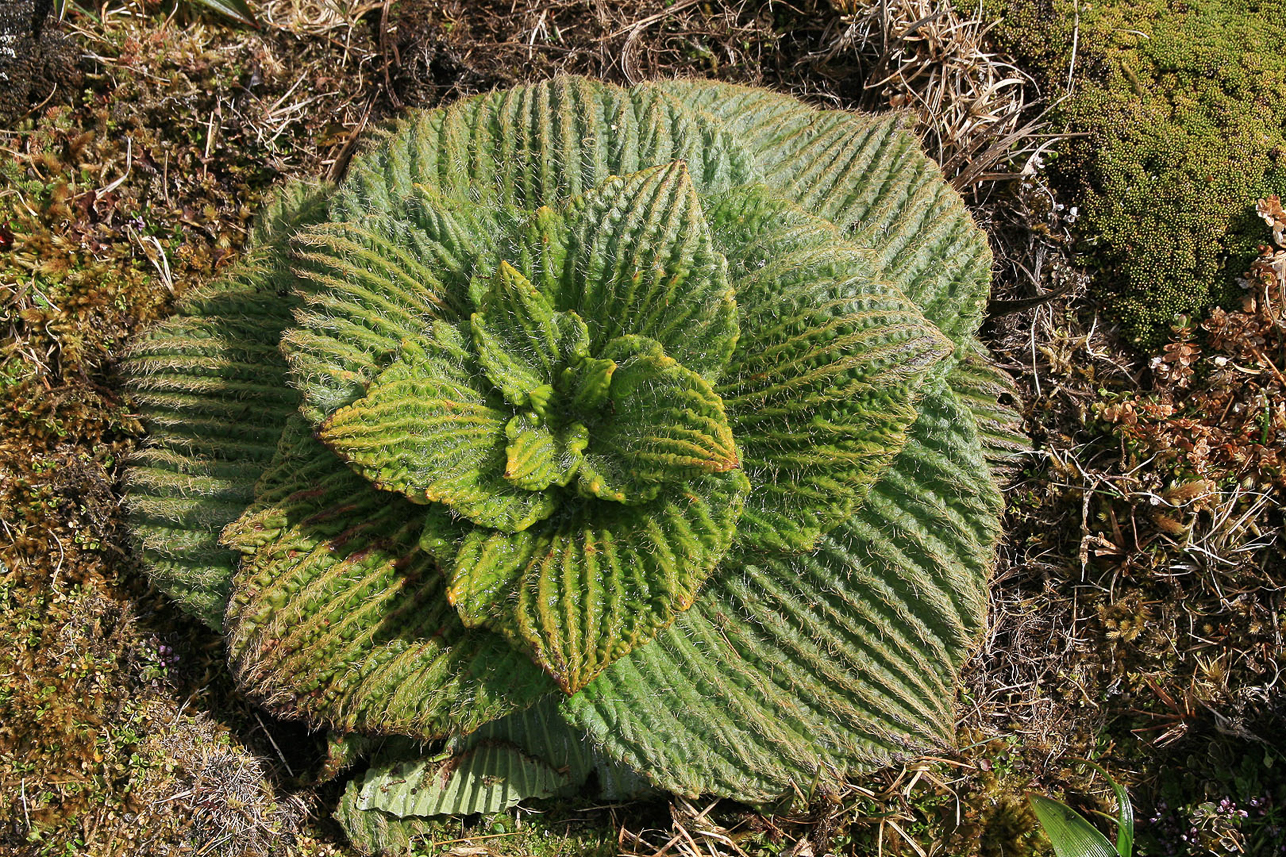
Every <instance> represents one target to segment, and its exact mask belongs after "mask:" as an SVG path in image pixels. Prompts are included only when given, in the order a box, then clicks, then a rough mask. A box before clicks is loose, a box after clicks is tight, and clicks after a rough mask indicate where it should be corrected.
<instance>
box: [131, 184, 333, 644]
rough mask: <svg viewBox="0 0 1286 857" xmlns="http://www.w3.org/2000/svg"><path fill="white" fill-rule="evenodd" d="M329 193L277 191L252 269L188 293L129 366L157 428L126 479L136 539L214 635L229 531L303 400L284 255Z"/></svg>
mask: <svg viewBox="0 0 1286 857" xmlns="http://www.w3.org/2000/svg"><path fill="white" fill-rule="evenodd" d="M329 192H330V189H329V188H328V187H325V186H314V185H309V184H306V183H303V182H299V183H296V184H292V185H289V186H287V187H286V188H285V189H284V190H283V191H281V192H280V193H279V194H277V196H276V197H275V198H274V199H273V200H272V201H271V202H270V203H269V204H268V205H267V206H266V207H265V209H264V211H263V212H262V213H261V214H260V215H259V218H258V220H257V221H256V223H255V226H254V227H253V234H252V241H253V243H254V245H255V247H256V249H255V250H254V251H253V252H252V253H251V255H250V256H249V257H247V259H246V260H244V261H243V262H242V264H241V266H240V267H239V268H238V269H237V270H236V271H235V272H234V273H233V274H231V275H229V276H227V277H224V278H221V279H219V280H217V281H215V282H213V283H211V284H210V285H208V286H205V287H202V288H200V289H197V290H195V291H194V292H193V293H191V294H189V295H187V296H185V297H184V299H183V300H182V301H181V302H180V304H179V306H178V309H177V311H176V315H175V317H174V318H172V319H170V320H169V321H166V322H164V323H162V324H160V325H157V326H156V327H154V328H152V329H151V330H149V331H148V332H147V333H146V334H144V335H143V336H142V337H141V338H140V339H138V340H137V341H136V342H135V343H133V345H132V346H131V349H130V352H129V355H128V356H127V358H126V359H125V360H124V361H122V363H121V371H122V373H123V374H124V375H125V376H126V378H127V379H128V380H127V381H126V390H127V392H128V393H129V395H130V397H131V398H132V399H133V401H134V403H135V405H136V406H137V407H138V408H139V413H140V415H141V417H142V420H143V423H144V425H145V426H146V427H147V429H148V440H147V442H146V444H145V445H144V446H143V447H142V448H141V449H140V450H139V451H138V452H137V453H136V454H135V456H134V459H133V462H132V466H131V468H130V470H129V472H128V474H127V476H126V489H125V490H126V497H127V502H128V506H129V510H130V524H131V527H132V528H133V531H134V537H135V539H136V543H137V544H138V546H139V548H140V552H141V554H142V559H143V562H144V564H145V566H146V567H147V569H148V573H149V574H151V576H152V578H153V579H154V580H155V581H156V583H157V585H158V586H159V587H160V588H161V589H162V590H163V591H165V592H166V593H168V594H169V595H170V596H171V597H173V598H175V599H176V600H177V601H178V602H179V603H180V604H182V605H183V606H184V607H185V608H186V609H187V610H188V611H189V612H192V613H193V614H195V615H196V616H198V617H199V618H200V619H201V620H202V621H203V622H205V623H206V624H207V625H210V626H211V627H213V628H219V627H221V626H222V622H223V609H224V605H225V604H226V602H227V598H228V591H229V587H230V585H231V581H232V574H233V569H234V554H233V553H232V552H231V551H229V550H228V549H227V548H225V547H223V546H221V545H220V544H218V535H219V531H220V530H222V529H223V527H224V526H225V525H226V524H228V523H229V522H231V521H234V520H236V518H237V516H238V515H240V514H241V512H242V511H243V510H244V509H245V507H246V505H247V504H248V503H249V502H250V501H251V499H252V498H253V488H254V484H255V480H256V479H258V478H259V475H260V474H261V473H262V472H263V469H264V467H266V466H267V464H268V462H269V461H271V460H272V456H273V453H274V451H275V449H276V446H277V438H278V437H279V436H280V434H281V426H282V425H283V424H284V423H285V421H286V418H287V417H288V416H289V415H290V413H291V412H293V411H294V409H295V408H296V406H297V405H298V402H299V397H298V395H297V394H296V393H295V392H294V391H293V390H291V389H290V388H289V387H288V386H287V385H286V383H285V378H286V366H285V362H284V361H283V360H282V359H281V356H280V354H278V352H277V341H278V340H279V339H280V338H281V332H282V330H284V329H285V328H286V326H287V325H288V324H289V323H290V321H291V311H292V309H293V308H294V306H295V303H294V302H293V301H292V300H290V299H285V300H283V299H282V297H281V293H282V291H283V289H284V288H285V284H286V283H287V281H288V273H287V272H286V271H285V270H284V268H283V263H282V257H281V255H280V251H281V248H282V247H283V246H284V244H285V243H286V242H287V241H288V240H289V238H290V236H291V235H292V234H294V232H295V231H296V230H297V229H299V228H300V227H302V226H304V225H307V224H308V223H310V222H312V221H315V220H316V219H318V218H320V217H321V216H323V215H324V214H325V210H326V205H325V200H326V197H327V195H328V194H329Z"/></svg>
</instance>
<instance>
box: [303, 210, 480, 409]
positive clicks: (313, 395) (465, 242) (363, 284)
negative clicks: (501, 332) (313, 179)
mask: <svg viewBox="0 0 1286 857" xmlns="http://www.w3.org/2000/svg"><path fill="white" fill-rule="evenodd" d="M486 222H487V218H486V216H485V215H484V214H483V213H481V212H479V211H477V210H476V208H474V207H471V206H469V205H468V204H467V203H461V202H457V201H451V200H447V199H445V198H444V197H443V196H442V195H441V194H440V193H438V192H437V191H436V190H432V189H429V188H422V187H416V188H414V189H413V190H412V193H411V194H410V195H409V196H408V197H406V198H405V199H402V200H399V201H398V202H397V204H396V205H395V206H394V207H393V208H391V209H387V210H385V211H383V212H381V213H379V214H369V215H364V216H363V217H362V218H361V219H359V220H355V221H352V222H344V223H327V224H324V225H321V226H316V227H313V228H312V229H310V230H308V231H306V232H305V233H303V234H301V235H300V236H299V237H298V239H297V241H298V244H299V249H298V252H297V254H296V255H297V264H296V273H297V277H298V279H297V280H296V283H295V286H296V291H297V293H298V294H299V297H300V298H301V299H302V301H303V303H304V306H303V308H302V309H301V310H300V311H299V312H298V313H297V324H298V326H297V327H295V328H292V329H291V330H289V331H288V332H287V333H286V335H285V336H284V337H283V339H282V348H283V350H284V351H285V353H286V357H287V359H288V360H289V362H290V368H291V384H292V385H294V386H295V387H296V389H298V390H299V391H300V393H301V394H302V395H303V399H304V403H303V406H302V410H303V412H304V414H305V415H306V416H308V418H309V419H310V420H311V421H312V422H314V423H320V422H321V421H322V420H324V419H325V418H326V417H327V416H329V415H330V414H332V413H334V412H335V411H336V410H338V409H339V408H341V407H343V406H344V405H348V404H352V403H353V402H354V401H356V400H357V399H358V398H360V397H361V396H362V395H363V394H364V392H365V387H366V385H367V384H369V383H370V382H371V381H372V380H374V378H375V376H376V375H378V374H379V372H380V371H381V370H382V369H383V368H384V367H385V366H386V365H387V364H388V363H389V362H390V360H391V359H392V358H393V356H394V355H396V354H397V353H398V351H399V349H400V347H401V343H402V341H403V340H404V339H407V338H418V337H421V336H423V334H424V331H425V330H427V329H428V328H429V327H430V326H431V325H432V322H433V321H434V319H438V318H441V319H445V320H447V321H451V322H457V323H458V322H460V321H467V319H468V313H469V312H471V311H472V304H471V302H470V300H469V297H468V292H469V284H470V282H471V280H472V279H473V277H474V274H475V272H476V265H477V258H478V255H479V251H478V250H477V249H476V248H477V247H478V246H479V245H481V246H486V243H487V235H488V234H489V233H488V228H494V227H488V226H487V225H486ZM475 242H477V243H475Z"/></svg>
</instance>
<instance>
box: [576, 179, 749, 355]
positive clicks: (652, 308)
mask: <svg viewBox="0 0 1286 857" xmlns="http://www.w3.org/2000/svg"><path fill="white" fill-rule="evenodd" d="M568 220H569V221H570V227H571V238H570V240H569V242H568V254H567V261H568V265H569V266H570V271H569V273H568V274H567V276H566V279H567V282H568V286H567V289H568V291H567V292H566V293H565V296H564V301H565V303H566V305H567V307H568V308H569V309H572V310H574V311H575V312H576V313H577V314H578V315H580V317H581V318H583V319H585V321H586V324H588V325H589V327H590V339H591V346H590V353H592V354H595V355H598V353H599V351H601V350H602V348H603V347H604V346H605V345H606V344H607V343H608V342H609V341H611V340H612V339H614V338H616V337H618V336H622V335H626V334H636V335H639V336H646V337H649V338H651V339H655V340H656V341H658V342H660V343H661V346H662V347H663V348H664V349H665V351H666V353H667V354H669V355H670V356H671V357H673V358H674V359H675V360H677V361H679V363H681V364H683V365H684V366H686V367H687V368H688V369H691V370H692V371H694V372H698V373H700V374H702V375H705V376H706V377H707V378H708V379H710V380H714V379H715V378H717V377H718V375H719V373H720V371H721V370H722V369H723V366H724V364H725V363H727V361H728V356H729V355H730V354H732V349H733V347H734V346H735V345H736V342H737V313H736V303H735V301H734V300H733V294H732V290H731V289H730V288H729V287H728V279H727V271H726V263H725V261H724V258H723V256H721V255H720V254H718V253H716V252H715V250H714V247H713V245H712V243H711V240H710V230H709V227H708V226H707V225H706V222H705V217H704V215H703V213H702V211H701V202H700V200H699V199H698V197H697V192H696V189H695V187H694V186H693V184H692V178H691V176H690V175H689V174H688V168H687V165H686V164H685V163H683V162H682V161H675V162H674V163H672V164H668V165H666V166H663V167H654V168H652V169H648V170H643V171H641V172H638V173H635V174H633V175H631V176H627V177H625V178H613V179H609V180H608V181H607V182H605V183H604V184H603V185H601V186H599V187H597V188H595V189H594V190H593V191H592V192H590V193H589V194H587V195H586V196H585V198H584V199H583V200H581V201H579V202H578V203H577V204H576V205H575V207H574V209H573V212H572V213H571V214H569V215H568Z"/></svg>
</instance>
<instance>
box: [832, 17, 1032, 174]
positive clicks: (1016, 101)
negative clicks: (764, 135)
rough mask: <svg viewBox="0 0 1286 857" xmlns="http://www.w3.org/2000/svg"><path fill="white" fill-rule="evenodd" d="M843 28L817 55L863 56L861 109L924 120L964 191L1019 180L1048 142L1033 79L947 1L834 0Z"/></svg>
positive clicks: (921, 126)
mask: <svg viewBox="0 0 1286 857" xmlns="http://www.w3.org/2000/svg"><path fill="white" fill-rule="evenodd" d="M831 5H832V6H833V7H834V8H835V9H836V11H838V12H839V13H840V23H841V24H842V26H843V29H842V30H841V31H839V32H838V33H836V34H834V35H833V36H832V38H831V40H830V43H829V45H828V46H827V48H826V49H825V50H824V51H822V52H820V53H818V54H814V55H813V56H812V57H811V59H812V60H814V61H816V60H823V61H827V62H832V61H836V60H839V59H842V58H854V57H855V58H856V59H857V60H858V61H859V63H860V65H861V72H862V75H863V77H865V79H866V81H867V82H866V84H865V91H866V94H865V96H864V98H863V99H862V102H863V103H862V106H863V107H864V108H867V109H886V108H889V107H892V108H901V109H905V110H909V111H910V112H911V113H913V114H914V115H915V117H916V125H917V130H918V132H919V133H920V135H921V138H922V139H923V142H924V144H925V147H926V149H928V151H929V153H930V154H932V155H933V156H934V157H935V158H936V159H937V161H938V163H939V164H940V165H941V166H942V169H943V172H944V173H945V174H946V175H947V177H948V178H949V179H950V180H951V181H952V183H953V184H954V185H955V186H956V188H957V189H958V190H961V191H967V190H969V189H972V188H975V187H976V186H977V185H978V184H979V183H980V182H984V181H988V180H994V179H997V178H1001V177H1012V176H1013V175H1014V173H1015V172H1016V170H1013V169H1009V170H1003V169H1002V170H996V171H993V170H994V168H996V167H997V166H998V165H1001V164H1005V163H1008V164H1019V165H1021V164H1022V162H1023V160H1024V159H1025V158H1026V156H1029V155H1031V154H1032V153H1033V152H1037V151H1041V150H1044V149H1046V148H1048V147H1049V145H1050V140H1049V138H1042V137H1040V136H1039V134H1040V131H1041V130H1042V129H1043V128H1044V121H1043V116H1044V114H1043V113H1042V114H1041V115H1040V116H1036V117H1035V118H1032V113H1033V111H1032V109H1031V105H1030V104H1029V103H1028V101H1027V95H1026V93H1027V92H1028V91H1029V90H1030V89H1031V88H1032V81H1031V79H1030V78H1029V77H1028V76H1027V74H1026V73H1025V72H1023V71H1022V70H1021V69H1019V68H1018V67H1016V66H1015V65H1014V64H1013V63H1012V62H1010V61H1008V60H1007V59H1006V58H1004V57H1002V56H1000V55H998V54H996V53H995V52H993V51H991V50H989V49H988V45H987V41H986V36H987V31H988V30H989V29H990V27H989V26H988V25H987V24H985V23H984V22H983V21H981V20H978V19H974V18H965V17H962V16H961V15H959V14H958V13H957V12H956V11H955V10H954V9H953V8H952V6H951V5H950V4H949V3H947V2H944V0H831Z"/></svg>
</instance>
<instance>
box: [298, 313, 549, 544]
mask: <svg viewBox="0 0 1286 857" xmlns="http://www.w3.org/2000/svg"><path fill="white" fill-rule="evenodd" d="M485 388H486V381H485V380H482V379H481V373H480V372H478V371H477V369H476V364H475V363H474V361H473V359H472V357H471V355H470V353H469V351H468V350H467V349H466V347H465V342H464V339H463V337H462V336H461V335H460V334H459V333H458V331H456V330H455V329H454V328H453V327H451V326H450V325H448V324H445V323H443V322H437V323H435V324H434V325H433V327H432V338H431V339H427V340H425V341H423V342H417V341H414V340H410V339H408V340H406V341H405V342H403V343H402V349H401V352H400V353H399V354H398V357H397V360H396V361H395V362H394V363H393V364H392V365H390V366H389V367H388V368H387V369H385V370H384V371H383V372H381V373H380V375H379V377H378V378H376V379H375V381H374V383H373V384H371V386H370V388H369V389H368V390H367V392H366V395H365V396H364V397H362V398H361V399H359V400H357V401H356V402H354V403H353V404H351V405H348V406H347V407H343V408H340V409H339V410H338V411H335V413H333V414H332V415H331V416H330V417H329V418H328V419H327V420H326V421H325V422H324V423H323V424H322V426H321V429H320V432H319V436H320V437H321V439H322V440H323V441H324V442H325V443H326V444H327V446H329V447H330V448H331V449H333V450H334V451H335V452H336V453H338V454H339V455H340V456H341V457H342V458H343V459H344V460H345V461H347V462H348V463H349V465H350V466H351V467H353V469H354V470H355V471H356V472H358V473H360V474H362V475H363V476H365V477H366V478H367V479H369V480H370V481H371V483H372V484H374V485H375V486H376V487H379V488H383V489H385V490H388V491H397V492H399V493H401V494H403V495H405V496H406V497H408V498H409V499H411V500H413V501H415V502H417V503H426V502H438V503H445V504H446V505H448V506H450V507H451V509H452V510H453V511H454V512H455V513H456V514H459V515H463V516H464V517H466V518H468V519H469V520H471V521H473V522H474V523H476V524H479V525H481V526H484V527H497V528H500V529H503V530H506V531H508V532H513V531H517V530H522V529H525V528H526V527H529V526H531V524H532V523H534V522H535V521H538V520H541V519H542V518H545V517H547V516H548V515H550V514H551V513H552V512H553V510H554V508H555V501H554V498H553V497H552V496H550V495H548V494H544V493H537V492H533V491H526V490H523V489H522V488H519V487H517V486H516V485H512V484H510V483H509V482H507V481H505V478H504V472H505V460H506V453H505V447H506V443H507V439H506V435H505V424H506V423H507V422H508V421H509V411H507V410H505V409H503V407H502V403H501V402H499V401H497V399H498V398H499V397H498V396H497V395H495V394H494V393H488V392H487V391H486V389H485Z"/></svg>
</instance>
